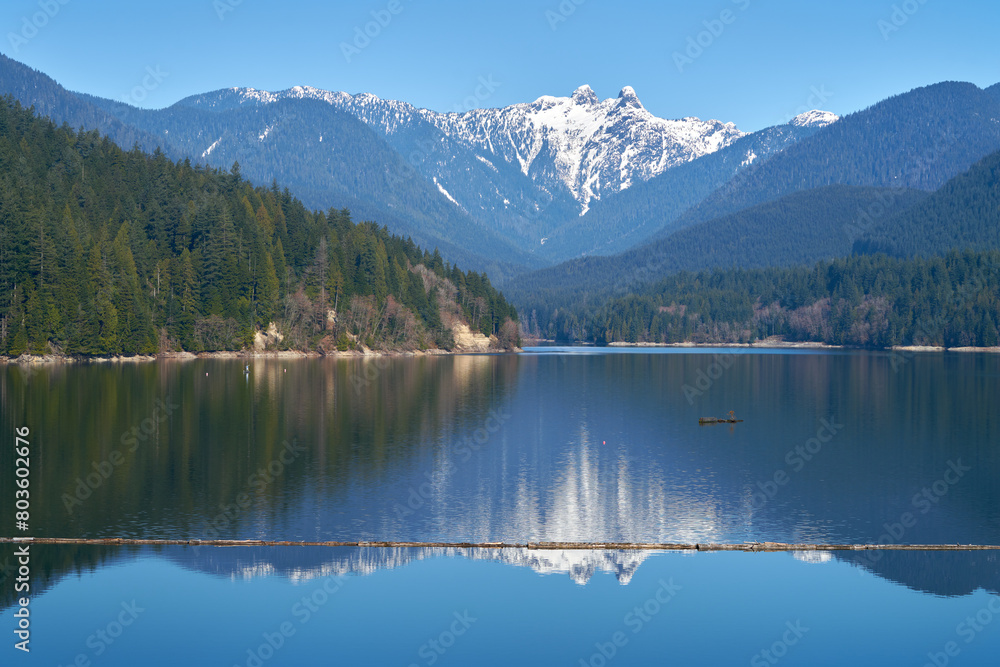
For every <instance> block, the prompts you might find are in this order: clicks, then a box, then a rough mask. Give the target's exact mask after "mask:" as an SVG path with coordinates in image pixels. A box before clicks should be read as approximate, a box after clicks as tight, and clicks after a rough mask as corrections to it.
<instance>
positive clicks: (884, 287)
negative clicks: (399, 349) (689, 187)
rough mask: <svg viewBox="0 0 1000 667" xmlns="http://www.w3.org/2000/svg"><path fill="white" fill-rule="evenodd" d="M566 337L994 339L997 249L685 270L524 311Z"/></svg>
mask: <svg viewBox="0 0 1000 667" xmlns="http://www.w3.org/2000/svg"><path fill="white" fill-rule="evenodd" d="M523 315H525V317H524V318H523V321H524V324H525V327H526V329H527V331H528V333H530V334H532V335H536V336H540V337H546V338H554V339H557V340H560V341H564V342H588V343H596V344H599V345H602V344H607V343H611V342H632V343H637V342H651V343H680V342H695V343H749V342H753V341H757V340H761V339H764V338H767V337H771V336H781V337H783V338H784V339H785V340H790V341H814V342H822V343H827V344H831V345H848V346H858V347H869V348H884V347H889V346H894V345H934V346H946V347H966V346H977V347H992V346H997V345H1000V333H998V326H1000V252H997V251H988V252H973V251H966V252H958V251H951V252H949V253H947V254H946V255H944V256H938V257H929V258H913V259H901V258H893V257H888V256H885V255H859V256H853V257H849V258H845V259H837V260H834V261H824V262H819V263H818V264H816V265H814V266H812V267H795V268H767V269H729V270H717V271H711V272H709V271H703V272H700V273H692V272H681V273H677V274H675V275H672V276H670V277H668V278H666V279H664V280H661V281H660V282H658V283H656V284H652V285H648V286H646V287H644V288H640V289H637V290H636V291H635V292H633V293H632V294H629V295H627V296H621V297H616V298H611V299H608V300H601V301H598V300H593V299H591V300H589V301H587V300H583V299H581V300H577V301H576V302H575V305H573V306H570V307H562V306H561V305H559V304H552V308H551V309H546V308H544V307H541V308H538V307H536V308H534V309H532V310H531V311H529V312H527V313H523Z"/></svg>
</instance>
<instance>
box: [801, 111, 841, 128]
mask: <svg viewBox="0 0 1000 667" xmlns="http://www.w3.org/2000/svg"><path fill="white" fill-rule="evenodd" d="M838 120H840V116H838V115H837V114H835V113H831V112H829V111H820V110H818V109H813V110H812V111H806V112H805V113H800V114H799V115H798V116H796V117H795V118H793V119H792V120H791V121H790V122H789V125H794V126H796V127H826V126H827V125H830V124H832V123H836V122H837V121H838Z"/></svg>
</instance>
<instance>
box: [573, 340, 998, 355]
mask: <svg viewBox="0 0 1000 667" xmlns="http://www.w3.org/2000/svg"><path fill="white" fill-rule="evenodd" d="M570 347H573V346H570ZM608 347H640V348H642V347H648V348H696V349H697V348H702V349H712V348H732V347H740V348H747V349H764V350H859V351H870V352H982V353H987V354H996V353H1000V347H943V346H932V345H894V346H892V347H885V348H866V347H849V346H846V345H827V344H826V343H816V342H811V341H802V342H796V341H757V342H756V343H690V342H687V343H624V342H615V343H608Z"/></svg>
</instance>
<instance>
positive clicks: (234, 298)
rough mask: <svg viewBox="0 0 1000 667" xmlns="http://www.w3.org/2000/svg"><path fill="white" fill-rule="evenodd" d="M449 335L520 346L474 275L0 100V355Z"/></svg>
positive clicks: (359, 343)
mask: <svg viewBox="0 0 1000 667" xmlns="http://www.w3.org/2000/svg"><path fill="white" fill-rule="evenodd" d="M272 324H273V325H274V326H272ZM466 327H468V329H466ZM268 331H270V332H271V334H272V335H266V333H267V332H268ZM456 332H462V333H463V334H465V335H466V337H468V336H469V335H475V334H477V333H481V334H482V335H483V336H486V337H489V341H490V346H491V348H492V349H497V350H509V349H514V348H516V347H517V345H518V344H519V342H520V340H519V337H518V325H517V312H516V310H515V309H514V307H513V306H511V305H510V304H509V303H508V302H507V301H506V300H505V298H504V297H503V295H502V294H500V292H499V291H497V290H496V289H495V288H494V287H493V286H492V285H491V284H490V281H489V278H488V277H487V276H486V274H485V273H482V274H480V273H475V272H472V271H469V272H465V271H462V270H461V269H459V268H458V267H457V266H453V265H449V264H448V263H446V262H445V261H443V259H442V257H441V255H440V254H439V253H438V252H437V251H436V250H435V251H433V252H429V251H427V250H424V249H421V248H419V247H418V246H417V245H416V244H415V243H413V241H412V240H410V239H408V238H406V239H404V238H400V237H398V236H394V235H392V234H390V233H389V232H388V230H387V229H386V228H385V227H381V226H379V225H378V224H375V223H370V222H362V223H357V224H356V223H354V222H353V221H352V220H351V216H350V212H349V211H347V210H336V209H331V210H329V211H327V212H319V211H309V210H307V209H306V207H305V206H304V205H303V204H302V203H301V202H300V201H298V200H297V199H295V198H294V197H292V195H291V194H290V193H289V192H288V190H287V189H286V190H280V189H279V188H278V185H277V184H274V185H273V186H272V187H271V188H261V187H254V186H253V185H251V184H250V183H248V182H247V181H245V180H244V179H243V178H242V177H241V175H240V171H239V165H238V164H234V165H233V168H232V169H231V170H229V171H223V170H217V169H212V168H206V167H202V166H193V165H192V164H191V163H190V162H189V161H188V160H185V161H183V162H174V161H171V160H169V159H167V158H166V157H165V156H164V155H163V154H162V153H161V152H160V151H156V152H155V153H154V154H153V155H147V154H145V153H143V152H142V151H140V150H139V149H138V148H134V149H133V150H130V151H125V150H123V149H121V148H119V147H118V146H117V145H115V144H114V143H113V142H112V141H110V140H109V139H108V138H107V137H104V136H101V135H100V134H99V133H98V132H96V131H83V130H80V131H75V130H73V129H72V128H70V127H68V126H66V125H63V126H62V127H57V126H55V125H54V124H53V123H51V122H50V121H49V120H47V119H44V118H38V117H36V116H35V115H34V114H33V110H32V109H26V108H23V107H22V106H21V105H20V104H19V103H17V102H15V101H13V100H11V99H10V98H6V99H4V100H3V102H2V103H0V354H4V355H7V356H8V357H17V356H19V355H22V354H32V355H46V354H54V355H59V356H78V357H84V358H86V357H112V356H134V355H155V354H163V353H175V352H180V351H187V352H217V351H235V350H251V349H254V346H255V344H256V348H257V349H261V348H262V347H266V348H267V349H276V350H298V351H319V352H336V351H339V352H346V351H349V350H376V351H416V350H427V349H438V350H451V349H453V348H454V347H455V345H456V341H455V334H456ZM275 334H277V335H275Z"/></svg>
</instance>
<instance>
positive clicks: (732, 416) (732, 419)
mask: <svg viewBox="0 0 1000 667" xmlns="http://www.w3.org/2000/svg"><path fill="white" fill-rule="evenodd" d="M741 421H743V420H742V419H737V418H736V412H735V411H734V410H730V411H729V416H728V417H723V418H722V419H719V418H718V417H702V418H701V419H699V420H698V423H699V424H702V425H705V424H738V423H740V422H741Z"/></svg>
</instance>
